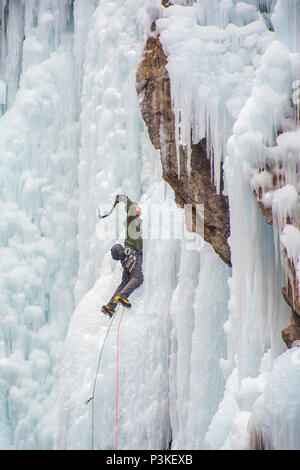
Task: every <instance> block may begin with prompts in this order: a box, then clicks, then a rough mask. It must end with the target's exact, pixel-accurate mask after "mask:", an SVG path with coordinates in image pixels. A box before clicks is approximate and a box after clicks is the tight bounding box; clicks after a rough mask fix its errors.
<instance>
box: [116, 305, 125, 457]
mask: <svg viewBox="0 0 300 470" xmlns="http://www.w3.org/2000/svg"><path fill="white" fill-rule="evenodd" d="M124 311H125V307H124V308H123V312H122V315H121V318H120V320H119V324H118V333H117V381H116V450H117V449H118V407H119V337H120V326H121V321H122V318H123V315H124Z"/></svg>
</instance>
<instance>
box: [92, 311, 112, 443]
mask: <svg viewBox="0 0 300 470" xmlns="http://www.w3.org/2000/svg"><path fill="white" fill-rule="evenodd" d="M118 309H119V305H118V307H117V310H116V313H115V314H114V315H113V316H112V318H111V320H110V322H109V325H108V328H107V331H106V335H105V338H104V341H103V343H102V346H101V349H100V352H99V359H98V365H97V370H96V375H95V380H94V386H93V393H92V396H91V398H89V399H88V400H87V401H86V402H85V404H86V405H87V404H88V403H89V402H90V401H91V400H92V449H93V450H94V441H95V439H94V437H95V400H94V398H95V391H96V385H97V380H98V374H99V369H100V364H101V358H102V352H103V349H104V346H105V343H106V340H107V337H108V334H109V331H110V328H111V326H112V324H113V321H114V319H115V317H116V315H117V312H118Z"/></svg>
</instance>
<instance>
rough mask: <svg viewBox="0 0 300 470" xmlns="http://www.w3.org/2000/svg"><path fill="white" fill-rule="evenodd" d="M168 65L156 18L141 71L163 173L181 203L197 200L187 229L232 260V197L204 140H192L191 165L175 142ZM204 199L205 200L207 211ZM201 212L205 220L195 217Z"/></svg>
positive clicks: (145, 111) (144, 108) (139, 83)
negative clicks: (218, 182)
mask: <svg viewBox="0 0 300 470" xmlns="http://www.w3.org/2000/svg"><path fill="white" fill-rule="evenodd" d="M166 65H167V57H166V56H165V54H164V51H163V48H162V45H161V43H160V40H159V35H157V34H156V32H155V23H153V25H152V35H151V36H150V37H149V38H148V40H147V42H146V45H145V48H144V52H143V56H142V60H141V62H140V65H139V67H138V70H137V74H136V89H137V93H138V98H139V103H140V109H141V114H142V118H143V119H144V121H145V123H146V125H147V128H148V132H149V136H150V139H151V142H152V144H153V146H154V147H155V148H156V149H160V154H161V162H162V170H163V178H164V179H165V181H167V182H168V183H169V184H170V186H171V187H172V188H173V189H174V192H175V201H176V203H177V205H179V206H180V207H184V206H185V205H186V204H191V205H192V206H193V222H192V226H191V227H190V226H187V229H188V230H191V231H196V232H198V233H200V234H201V235H204V239H205V240H206V241H207V242H208V243H210V244H211V245H212V246H213V248H214V250H215V251H216V253H217V254H218V255H219V256H220V258H221V259H222V260H223V261H224V262H225V263H226V264H227V265H229V266H231V254H230V248H229V245H228V241H227V240H228V237H229V235H230V224H229V208H228V198H227V197H226V196H224V195H223V194H221V192H220V194H217V192H216V188H215V187H214V184H213V182H212V181H213V178H212V174H211V167H210V161H209V159H208V158H207V152H206V142H205V140H202V141H200V142H199V143H197V144H196V145H192V151H191V165H190V169H191V171H188V170H187V160H188V157H187V149H186V148H184V147H183V146H181V145H180V146H179V150H177V148H176V139H175V116H174V113H173V110H172V98H171V84H170V79H169V76H168V72H167V69H166ZM178 153H179V154H178ZM221 189H222V188H221ZM199 205H203V206H204V215H203V211H202V212H201V209H200V206H199ZM198 217H200V218H201V220H202V224H199V223H196V219H197V220H198ZM199 227H200V228H199Z"/></svg>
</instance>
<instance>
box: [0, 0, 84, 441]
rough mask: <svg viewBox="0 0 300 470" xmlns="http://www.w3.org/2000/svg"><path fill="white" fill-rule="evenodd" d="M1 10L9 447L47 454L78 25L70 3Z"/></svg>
mask: <svg viewBox="0 0 300 470" xmlns="http://www.w3.org/2000/svg"><path fill="white" fill-rule="evenodd" d="M1 5H2V6H1V8H2V10H1V11H2V15H3V14H4V13H3V11H4V10H3V9H5V8H6V9H7V11H6V15H7V23H6V28H5V30H4V22H2V29H1V34H2V42H1V46H2V66H1V73H2V78H3V79H5V80H6V82H7V84H8V87H7V96H8V99H7V107H6V113H5V114H4V115H3V116H2V117H1V120H0V135H1V137H0V140H1V143H0V161H1V163H0V166H1V168H0V175H1V176H0V194H1V203H0V204H1V229H0V230H1V235H0V238H1V268H0V284H1V332H0V356H1V359H0V370H1V373H0V375H1V381H0V391H1V399H0V403H1V418H0V422H1V430H2V432H1V448H3V449H7V448H13V449H37V448H39V449H44V448H52V446H53V436H54V432H55V429H56V426H57V425H56V421H55V418H54V416H55V414H56V411H55V409H56V402H57V392H56V390H57V388H56V384H57V382H58V376H59V362H60V357H61V349H62V344H63V341H64V338H65V335H66V332H67V329H68V324H69V319H70V317H71V314H72V312H73V309H74V285H75V279H76V273H77V268H78V252H77V243H76V236H77V212H78V204H77V202H78V194H77V169H76V166H77V158H78V157H77V150H76V149H77V146H78V130H79V128H78V122H77V113H76V103H75V99H74V97H75V96H76V93H77V84H76V82H75V79H74V78H75V68H74V61H73V57H72V46H73V36H72V18H73V16H72V11H71V4H70V2H69V3H64V5H63V6H62V5H61V3H60V2H58V1H47V2H35V1H28V2H27V1H26V4H25V3H23V2H15V1H12V2H2V3H1ZM2 20H3V16H2ZM21 33H22V38H21V37H20V35H21ZM23 34H24V36H25V39H24V41H23ZM21 39H22V51H21V52H20V41H21ZM11 78H12V79H11ZM16 88H18V90H17V92H16Z"/></svg>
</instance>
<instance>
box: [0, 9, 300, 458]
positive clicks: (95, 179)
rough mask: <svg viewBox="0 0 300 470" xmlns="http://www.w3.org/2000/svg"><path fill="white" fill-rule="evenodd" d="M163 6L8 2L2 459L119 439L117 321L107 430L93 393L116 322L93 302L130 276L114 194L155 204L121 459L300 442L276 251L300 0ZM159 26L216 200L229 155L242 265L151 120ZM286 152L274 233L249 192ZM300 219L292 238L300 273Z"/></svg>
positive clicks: (127, 353)
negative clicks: (118, 254)
mask: <svg viewBox="0 0 300 470" xmlns="http://www.w3.org/2000/svg"><path fill="white" fill-rule="evenodd" d="M165 3H166V2H165ZM170 3H172V4H173V5H172V6H169V7H168V8H165V7H164V6H162V5H161V1H160V0H114V1H112V0H99V1H98V0H65V1H61V0H43V1H38V0H26V1H22V0H1V9H0V20H1V23H0V28H1V29H0V38H1V39H0V44H1V55H0V101H1V102H0V210H1V219H0V242H1V244H0V253H1V265H0V301H1V307H0V449H3V450H23V449H25V450H27V449H32V450H46V449H49V450H56V449H60V450H71V449H72V450H80V449H82V450H86V449H91V442H92V432H93V431H94V435H95V443H94V448H95V449H99V450H112V449H114V448H115V432H116V423H115V420H116V417H115V407H116V380H117V376H116V354H117V349H116V341H117V328H118V321H119V317H116V319H115V321H114V323H113V326H112V329H111V331H110V334H109V336H108V339H107V342H106V344H105V348H104V350H103V357H102V363H101V368H100V371H99V376H98V382H97V387H96V390H95V396H94V398H93V400H94V403H93V406H94V413H95V415H94V417H95V420H94V430H93V429H92V422H93V420H92V410H93V407H92V406H91V403H88V404H86V401H87V400H88V399H89V397H90V396H91V393H92V388H93V383H94V379H95V373H96V368H97V362H98V358H99V351H100V349H101V345H102V344H103V340H104V337H105V334H106V331H107V327H108V324H109V320H108V318H107V317H105V316H104V315H102V314H101V313H99V312H100V307H101V305H103V304H104V303H105V302H107V301H108V300H109V298H110V296H111V294H112V292H113V291H114V290H115V287H116V286H117V285H118V283H119V282H120V278H121V267H120V266H119V264H118V263H116V262H115V261H113V260H112V259H111V256H110V248H111V246H112V245H113V243H115V242H116V241H119V242H122V241H123V238H124V233H123V220H124V217H125V212H124V211H123V210H122V207H119V208H118V210H116V211H114V212H113V213H112V215H111V216H110V217H108V218H106V219H103V220H99V218H98V215H97V209H98V207H101V209H102V208H103V210H108V209H109V208H110V207H111V206H112V204H113V202H114V197H115V195H116V194H119V193H120V194H128V196H129V197H130V198H131V199H133V200H135V201H137V202H139V204H140V205H141V208H142V214H143V215H142V219H143V226H144V234H145V239H144V258H143V271H144V279H145V280H144V283H143V285H142V286H141V287H140V288H139V289H137V290H136V291H135V292H134V294H133V295H132V297H131V298H130V299H131V302H132V304H133V306H132V309H131V310H126V311H125V313H124V318H123V320H122V324H121V326H120V343H119V371H118V383H119V389H118V390H119V405H118V406H119V414H118V449H120V450H133V449H138V450H139V449H157V450H159V449H172V450H188V449H199V450H207V449H211V450H221V449H222V450H223V449H230V450H240V449H251V448H253V447H255V445H256V444H257V443H255V442H254V441H255V436H257V438H261V439H262V440H263V441H264V443H265V445H270V446H275V448H276V449H297V450H298V449H300V441H299V438H298V436H299V426H300V421H299V419H300V418H299V399H298V390H299V384H300V368H299V363H300V361H299V350H298V349H297V348H292V349H290V350H286V347H285V344H284V343H283V341H282V339H281V335H280V332H281V329H282V328H284V327H285V326H287V325H288V324H289V317H290V308H289V307H288V305H287V304H286V303H285V301H284V300H283V298H282V297H281V294H280V288H281V287H282V285H283V283H284V272H283V269H282V266H281V263H280V253H279V241H280V234H281V231H282V230H283V228H284V227H283V222H282V221H283V220H284V218H285V216H286V212H287V210H292V211H295V213H298V212H297V211H299V201H298V199H299V196H298V194H299V183H298V187H297V181H296V178H295V169H296V168H299V155H300V153H299V151H300V140H299V128H298V127H297V126H295V125H294V127H292V125H291V122H290V121H288V120H287V119H286V114H287V110H288V108H289V106H290V103H289V100H290V97H291V96H292V93H293V90H294V93H295V90H297V89H298V88H297V83H298V82H297V80H298V79H299V78H300V76H299V72H300V59H299V35H298V34H297V28H298V27H299V24H300V1H299V0H265V1H256V0H247V1H246V0H243V1H237V0H195V1H191V0H176V1H174V0H173V1H172V2H170ZM152 21H156V23H157V30H158V32H159V34H160V39H161V43H162V45H163V48H164V51H165V53H166V54H167V56H168V65H167V69H168V73H169V75H170V79H171V85H172V99H173V103H174V113H175V118H176V123H177V131H178V132H177V136H176V138H177V139H178V144H179V141H180V143H183V144H186V145H187V147H188V148H190V142H189V139H190V135H191V130H192V135H193V139H194V142H198V141H199V140H200V139H202V138H204V137H207V142H208V155H209V156H210V157H211V158H212V155H214V158H213V159H212V166H214V183H215V186H216V188H217V191H219V190H220V178H221V175H220V171H219V169H220V162H221V161H222V162H223V163H224V179H225V192H226V194H227V195H228V197H229V204H230V224H231V236H230V248H231V252H232V268H229V267H228V266H227V265H225V264H224V263H223V261H221V259H220V258H219V257H218V256H217V254H216V253H215V252H214V250H213V248H212V247H211V246H210V245H209V244H208V243H206V242H205V241H204V240H203V239H202V238H201V237H200V236H199V235H196V234H193V233H190V232H187V231H186V229H185V225H184V214H183V212H184V211H183V210H182V209H179V208H178V207H177V206H176V204H175V202H174V192H173V190H172V189H171V188H170V187H169V186H168V185H167V183H165V182H164V180H163V179H162V169H161V163H160V154H159V151H157V150H155V149H154V148H153V146H152V144H151V142H150V139H149V137H148V132H147V128H146V126H145V124H144V122H143V121H142V118H141V113H140V109H139V103H138V98H137V93H136V88H135V76H136V70H137V66H138V64H139V62H140V60H141V55H142V51H143V47H144V43H145V40H146V38H147V35H148V34H149V31H150V26H151V23H152ZM274 77H276V79H274ZM281 122H284V123H285V125H286V127H285V128H284V129H283V132H282V134H281V135H280V136H279V137H278V141H277V143H276V146H275V145H274V142H273V140H272V139H273V131H274V128H275V127H276V125H278V123H281ZM282 156H284V158H282ZM280 159H282V160H283V163H282V164H283V167H284V169H285V171H286V175H287V186H288V188H287V190H286V188H285V191H281V192H279V191H274V192H269V193H266V200H267V199H268V197H269V199H268V201H267V202H268V204H270V205H271V206H272V207H273V210H274V211H276V212H274V213H276V216H277V218H276V221H277V222H276V223H275V228H274V231H273V229H272V227H271V226H269V225H267V224H266V222H265V219H264V217H263V215H262V214H261V212H260V210H259V208H258V206H257V204H256V201H254V199H253V187H255V185H256V184H258V178H260V179H261V178H262V176H261V175H257V174H256V173H255V169H256V168H257V165H259V164H263V163H265V162H269V161H272V162H274V165H279V163H278V162H279V160H280ZM297 165H298V166H297ZM264 184H266V186H267V184H268V181H267V180H266V179H264ZM295 188H296V189H295ZM204 210H205V208H204ZM178 227H179V228H180V230H181V231H180V234H179V232H176V229H178ZM291 227H292V226H290V227H288V226H286V227H285V230H284V231H283V233H282V241H283V242H284V243H285V244H286V246H287V249H288V250H289V253H291V257H292V258H293V260H295V264H296V265H297V263H298V261H299V260H298V257H299V255H300V243H299V231H297V229H296V228H295V227H294V228H291ZM274 233H275V235H274ZM299 263H300V262H299ZM299 266H300V264H299V265H298V269H300V268H299ZM118 315H119V314H118Z"/></svg>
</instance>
